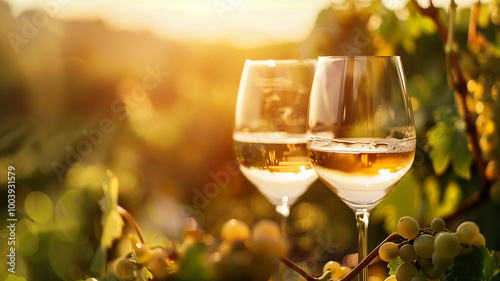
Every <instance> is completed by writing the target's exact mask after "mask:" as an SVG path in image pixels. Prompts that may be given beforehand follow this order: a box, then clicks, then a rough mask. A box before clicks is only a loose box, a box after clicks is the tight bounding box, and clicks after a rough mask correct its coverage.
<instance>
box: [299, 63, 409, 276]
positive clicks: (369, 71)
mask: <svg viewBox="0 0 500 281" xmlns="http://www.w3.org/2000/svg"><path fill="white" fill-rule="evenodd" d="M415 143H416V139H415V126H414V121H413V112H412V107H411V103H410V98H409V96H408V92H407V90H406V79H405V76H404V73H403V68H402V65H401V60H400V58H399V57H395V56H390V57H373V56H371V57H320V58H319V60H318V66H317V69H316V74H315V78H314V82H313V87H312V90H311V102H310V107H309V117H308V141H307V148H308V150H309V158H310V161H311V163H312V165H313V168H314V170H315V171H316V173H317V174H318V176H319V177H320V179H321V180H322V181H323V182H324V183H325V184H326V185H327V186H328V187H329V188H330V189H331V190H332V191H333V192H334V193H335V194H337V195H338V196H339V197H340V198H341V199H342V201H344V202H345V203H346V204H347V205H348V206H349V207H350V208H351V209H353V211H354V212H355V214H356V220H357V224H358V230H359V239H358V242H359V251H358V255H359V259H360V260H361V259H363V258H364V257H365V256H366V253H367V249H366V231H367V227H368V218H369V212H370V211H371V210H372V209H373V208H374V207H375V206H376V205H377V204H378V203H379V202H380V201H381V200H382V199H383V198H384V197H385V196H386V195H387V194H388V193H389V192H390V191H391V190H392V188H393V187H394V186H395V185H396V183H397V182H398V181H399V180H401V178H402V177H403V176H404V175H405V174H406V172H408V170H409V169H410V167H411V165H412V163H413V158H414V154H415ZM366 279H367V269H366V268H365V269H364V270H363V272H362V273H361V274H360V276H359V280H360V281H365V280H366Z"/></svg>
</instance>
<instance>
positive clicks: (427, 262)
mask: <svg viewBox="0 0 500 281" xmlns="http://www.w3.org/2000/svg"><path fill="white" fill-rule="evenodd" d="M417 262H418V264H419V265H420V266H421V267H422V268H429V267H433V266H434V265H433V264H432V260H431V259H426V258H422V257H417Z"/></svg>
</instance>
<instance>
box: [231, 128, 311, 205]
mask: <svg viewBox="0 0 500 281" xmlns="http://www.w3.org/2000/svg"><path fill="white" fill-rule="evenodd" d="M273 136H275V135H274V134H272V133H266V134H258V135H257V134H245V133H238V134H235V135H234V136H233V139H234V149H235V155H236V159H237V161H238V163H239V164H240V170H241V172H242V173H243V174H244V175H245V177H247V179H248V180H249V181H250V182H252V183H253V184H254V185H255V186H256V187H257V188H258V189H259V191H260V192H261V193H262V194H264V196H266V197H267V198H268V199H269V201H271V203H273V204H275V205H281V202H282V199H283V197H284V196H287V197H288V203H289V204H293V203H294V201H295V200H297V199H298V197H299V196H300V195H302V194H303V193H304V192H305V191H306V190H307V188H308V186H309V185H310V184H311V183H312V182H313V181H314V180H315V179H316V178H317V176H316V173H315V172H314V170H313V169H312V167H311V164H310V162H309V158H308V156H307V145H306V141H305V136H303V135H302V136H296V137H290V138H280V137H278V138H273Z"/></svg>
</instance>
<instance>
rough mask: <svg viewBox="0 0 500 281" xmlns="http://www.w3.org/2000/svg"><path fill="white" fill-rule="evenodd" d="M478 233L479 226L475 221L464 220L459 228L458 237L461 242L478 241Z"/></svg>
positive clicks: (470, 242)
mask: <svg viewBox="0 0 500 281" xmlns="http://www.w3.org/2000/svg"><path fill="white" fill-rule="evenodd" d="M478 235H479V227H478V226H477V224H475V223H474V222H471V221H466V222H463V223H462V224H460V225H459V226H458V228H457V237H458V240H459V241H460V243H463V244H472V243H474V242H475V241H476V239H477V236H478Z"/></svg>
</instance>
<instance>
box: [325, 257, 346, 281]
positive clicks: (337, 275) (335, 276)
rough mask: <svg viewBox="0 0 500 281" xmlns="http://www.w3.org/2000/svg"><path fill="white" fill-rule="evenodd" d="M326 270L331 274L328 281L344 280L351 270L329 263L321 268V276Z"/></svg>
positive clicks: (335, 263)
mask: <svg viewBox="0 0 500 281" xmlns="http://www.w3.org/2000/svg"><path fill="white" fill-rule="evenodd" d="M328 270H330V272H331V275H330V279H329V280H330V281H335V280H340V279H342V278H344V277H345V276H346V275H347V274H348V273H349V272H351V270H352V268H350V267H348V266H342V265H340V263H338V262H336V261H329V262H327V263H325V265H324V266H323V274H325V273H326V272H327V271H328Z"/></svg>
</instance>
